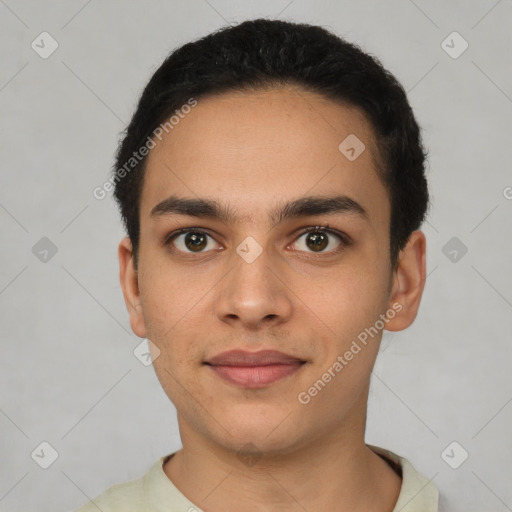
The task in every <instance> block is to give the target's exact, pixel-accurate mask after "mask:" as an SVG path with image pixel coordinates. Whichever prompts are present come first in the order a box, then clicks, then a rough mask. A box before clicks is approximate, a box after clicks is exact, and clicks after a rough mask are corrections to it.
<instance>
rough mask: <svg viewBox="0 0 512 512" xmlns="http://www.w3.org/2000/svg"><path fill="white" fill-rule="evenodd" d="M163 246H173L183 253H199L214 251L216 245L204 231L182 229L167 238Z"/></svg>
mask: <svg viewBox="0 0 512 512" xmlns="http://www.w3.org/2000/svg"><path fill="white" fill-rule="evenodd" d="M165 245H173V246H174V247H176V249H178V250H179V251H181V252H185V253H201V252H206V251H208V250H211V249H215V247H216V245H217V244H216V242H215V240H214V239H213V238H212V237H211V236H210V235H208V233H205V232H204V231H198V230H193V229H182V230H179V231H177V232H175V233H172V234H171V235H170V236H169V237H167V239H166V240H165Z"/></svg>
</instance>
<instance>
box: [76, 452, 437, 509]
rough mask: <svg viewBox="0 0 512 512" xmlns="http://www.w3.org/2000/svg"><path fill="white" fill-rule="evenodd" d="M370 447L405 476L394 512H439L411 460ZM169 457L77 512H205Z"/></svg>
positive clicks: (434, 492)
mask: <svg viewBox="0 0 512 512" xmlns="http://www.w3.org/2000/svg"><path fill="white" fill-rule="evenodd" d="M367 446H368V448H370V449H371V450H373V451H374V452H375V453H377V454H379V455H380V456H382V457H384V458H385V459H387V462H388V463H389V464H390V465H391V466H392V467H393V468H394V469H395V471H396V470H398V472H401V474H402V487H401V489H400V495H399V496H398V501H397V502H396V505H395V508H394V509H393V512H438V491H437V488H436V487H435V485H434V484H433V483H432V482H430V481H429V480H427V478H425V477H424V476H423V475H421V474H419V473H418V472H417V471H416V470H415V469H414V467H413V466H412V465H411V463H410V462H409V461H408V460H407V459H404V458H403V457H400V456H398V455H396V454H394V453H393V452H390V451H389V450H384V449H383V448H379V447H377V446H371V445H367ZM169 456H170V455H167V456H164V457H160V458H159V459H158V460H157V461H156V462H155V464H153V466H151V468H150V469H149V471H148V472H147V473H146V474H145V475H143V476H142V477H140V478H137V479H136V480H130V481H129V482H125V483H122V484H117V485H113V486H112V487H109V488H108V489H107V490H106V491H104V492H103V493H102V494H100V495H99V496H97V497H96V498H94V499H93V500H92V501H90V502H89V503H87V504H86V505H84V506H83V507H82V508H80V509H79V510H77V511H76V512H99V511H101V512H201V509H200V508H199V507H198V506H197V505H194V504H193V503H192V502H191V501H189V500H188V499H187V498H185V496H184V495H183V494H182V493H181V492H180V491H179V490H178V489H177V488H176V487H175V485H174V484H173V483H172V481H171V480H169V478H168V477H167V475H166V474H165V472H164V470H163V467H162V466H163V462H164V460H166V459H167V458H168V457H169Z"/></svg>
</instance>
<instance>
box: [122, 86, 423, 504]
mask: <svg viewBox="0 0 512 512" xmlns="http://www.w3.org/2000/svg"><path fill="white" fill-rule="evenodd" d="M349 134H356V136H357V137H358V138H359V139H360V140H361V141H363V143H364V144H365V146H366V149H365V151H363V153H361V155H360V156H359V157H358V158H357V159H356V160H354V161H352V162H351V161H349V160H348V159H347V158H346V157H345V156H344V155H343V154H342V153H341V152H340V151H339V149H338V145H339V144H340V142H341V141H343V140H344V139H345V138H346V137H347V136H348V135H349ZM373 141H374V137H373V133H372V128H371V125H370V124H369V122H368V121H367V119H366V118H365V116H364V115H363V114H362V112H361V111H359V110H358V109H357V108H355V107H349V106H346V105H340V104H338V103H335V102H333V101H331V100H327V99H325V98H323V97H321V96H320V95H317V94H315V93H311V92H307V91H305V90H302V89H299V88H294V87H291V86H286V87H282V88H279V89H270V90H262V91H258V92H244V93H242V92H236V93H226V94H222V95H217V96H212V97H208V98H203V99H200V100H199V102H198V105H197V106H196V107H195V108H194V109H193V110H192V111H191V112H190V113H189V114H188V115H187V116H186V117H185V118H184V119H182V120H181V121H180V123H179V124H178V125H176V126H175V127H174V129H173V130H172V131H171V132H170V133H169V134H167V135H165V136H164V138H163V139H162V141H161V142H158V144H157V146H156V147H155V148H154V149H153V150H152V151H151V153H150V155H149V156H148V160H147V169H146V175H145V180H144V186H143V191H142V197H141V207H140V223H141V236H140V247H139V261H138V268H137V269H136V268H135V266H134V261H133V253H132V245H131V242H130V240H129V239H128V238H125V239H123V240H122V241H121V243H120V245H119V261H120V280H121V286H122V289H123V294H124V298H125V301H126V305H127V308H128V311H129V314H130V323H131V327H132V329H133V331H134V333H135V334H136V335H137V336H140V337H141V338H148V339H149V340H151V341H152V342H153V343H154V346H155V347H158V349H159V350H160V354H159V355H158V357H156V358H155V360H154V363H153V364H154V368H155V371H156V374H157V376H158V379H159V381H160V383H161V385H162V387H163V389H164V390H165V392H166V393H167V395H168V396H169V398H170V399H171V401H172V402H173V403H174V405H175V407H176V409H177V414H178V423H179V428H180V433H181V438H182V444H183V448H182V449H181V450H180V451H179V452H177V454H176V455H174V457H172V458H171V459H170V460H169V461H167V462H166V463H165V464H164V471H165V473H166V475H167V476H168V477H169V479H170V480H171V481H172V482H173V483H174V484H175V485H176V487H177V488H178V489H179V490H180V491H181V492H182V493H183V494H184V495H185V496H186V497H187V498H188V499H190V500H191V501H192V502H193V503H195V504H197V506H198V507H200V508H201V509H202V510H204V511H206V512H214V511H226V512H230V511H235V510H237V511H238V510H244V511H247V512H256V511H258V512H259V511H273V510H276V511H277V510H279V511H299V510H301V511H303V510H325V511H337V512H339V511H351V512H357V511H363V510H372V511H377V512H391V511H392V510H393V508H394V505H395V503H396V501H397V498H398V495H399V492H400V486H401V479H400V477H399V476H398V475H397V474H396V473H395V472H394V471H393V470H392V469H391V467H390V466H389V465H388V464H387V463H386V462H385V461H384V460H383V459H382V458H381V457H379V456H378V455H376V454H375V453H374V452H372V451H371V450H370V449H369V448H368V447H367V446H366V445H365V443H364V430H365V423H366V409H367V400H368V390H369V382H370V376H371V371H372V368H373V366H374V363H375V359H376V356H377V353H378V349H379V343H380V338H381V335H382V332H379V335H378V336H375V337H374V338H373V339H370V340H369V342H368V344H367V346H365V347H364V348H363V349H362V350H361V351H360V352H359V353H358V354H357V355H356V356H354V358H353V359H352V360H351V361H350V362H349V363H348V364H347V365H346V366H345V367H344V368H343V370H342V371H341V372H339V373H337V374H336V377H335V378H333V379H332V380H331V381H330V382H329V383H328V384H327V385H326V386H325V388H323V389H322V390H321V392H319V393H318V394H317V395H316V396H314V397H312V398H311V401H310V402H309V403H308V404H301V403H300V402H299V401H298V399H297V397H298V394H299V393H300V392H303V391H307V390H308V389H309V388H310V387H311V385H312V384H313V383H314V382H316V381H317V380H318V379H320V378H321V377H322V374H324V372H326V371H327V369H328V368H329V367H332V365H333V363H334V362H335V361H336V360H337V357H338V356H339V355H342V354H344V353H345V352H346V351H347V350H348V349H349V348H350V345H351V343H352V341H353V340H354V339H356V338H357V335H358V334H359V333H360V332H362V331H364V329H365V328H369V327H370V326H373V325H374V324H375V322H376V320H378V319H379V315H381V314H385V312H386V311H387V310H388V309H389V308H392V306H393V304H395V305H396V304H397V303H398V304H400V305H401V311H400V312H399V313H397V314H396V315H395V316H394V318H393V319H392V320H389V321H388V322H387V323H386V329H387V330H390V331H397V330H401V329H405V328H406V327H408V326H409V325H410V324H411V323H412V322H413V321H414V318H415V317H416V314H417V310H418V307H419V304H420V300H421V295H422V292H423V285H424V281H425V237H424V235H423V233H422V232H421V231H415V232H414V233H412V235H411V237H410V239H409V242H408V244H407V246H406V247H405V249H404V250H403V251H402V252H401V253H400V258H399V262H398V265H397V266H396V268H395V269H393V268H392V267H391V265H390V259H389V222H390V200H389V195H388V192H387V190H386V188H385V186H384V184H383V182H382V180H381V179H380V177H379V175H378V172H377V170H376V166H375V162H376V161H377V160H378V159H377V152H376V148H375V144H374V142H373ZM172 194H174V195H176V196H179V197H186V198H208V199H214V200H216V201H219V202H221V203H223V204H226V205H229V207H230V210H231V211H232V212H233V213H234V214H236V216H237V219H238V220H237V221H236V222H229V223H225V222H223V221H221V220H218V219H210V218H195V217H188V216H183V215H176V214H169V215H160V216H151V215H150V212H151V210H152V209H153V207H155V205H157V204H158V203H160V202H161V201H163V200H165V199H166V198H167V197H169V196H170V195H172ZM332 195H346V196H348V197H349V198H351V199H352V200H354V201H356V202H357V203H359V204H360V205H361V206H362V207H363V208H364V210H365V211H366V215H364V216H363V215H360V214H357V213H355V212H345V213H337V214H331V215H327V214H322V215H314V216H307V217H301V218H295V219H287V220H285V221H283V222H281V223H279V224H276V225H273V224H271V223H270V222H269V218H268V212H269V211H270V210H272V209H273V208H274V207H276V205H281V204H283V203H285V202H287V201H292V200H295V199H298V198H300V197H304V196H332ZM325 224H329V226H330V228H332V229H335V230H338V231H340V232H342V233H345V234H346V235H348V236H349V237H350V238H351V239H352V243H351V244H350V245H344V244H342V250H341V251H339V252H336V247H337V246H338V241H339V239H338V238H337V237H336V235H334V234H333V235H328V240H329V244H330V245H328V246H327V247H326V248H325V249H323V252H315V251H314V250H312V249H311V244H310V243H309V244H308V243H306V241H307V235H303V234H302V232H301V230H302V229H303V228H308V227H314V226H317V225H325ZM188 227H197V228H201V229H202V230H203V232H204V233H206V234H208V235H210V236H211V238H209V237H206V238H205V240H207V241H208V245H207V246H206V247H205V248H204V249H203V250H202V251H203V252H194V246H191V245H190V244H189V245H188V246H186V245H185V244H184V239H185V235H182V236H181V237H179V238H178V239H176V240H174V246H173V245H172V243H169V245H167V246H166V245H165V244H164V239H165V237H166V236H167V235H169V234H170V233H172V232H174V231H175V230H177V229H179V228H188ZM311 231H314V229H311V230H309V231H308V232H311ZM248 236H251V237H253V238H254V239H255V240H256V241H257V242H258V243H259V245H260V246H261V248H262V253H261V254H260V255H259V256H258V257H257V258H256V259H255V260H254V261H253V262H252V263H247V262H246V261H245V260H244V259H242V258H241V256H240V255H239V254H238V253H237V252H236V248H237V246H239V244H240V243H241V242H242V241H243V240H244V239H245V238H246V237H248ZM338 247H339V246H338ZM235 348H237V349H244V350H248V351H258V350H262V349H275V350H280V351H282V352H285V353H287V354H291V355H293V356H296V357H299V358H301V359H304V360H307V363H306V364H305V365H303V367H302V368H301V369H300V370H299V371H298V372H296V373H295V374H293V375H291V376H289V377H286V378H284V379H282V380H280V381H277V382H275V383H273V384H271V385H268V386H267V387H265V388H261V389H256V390H253V389H244V388H241V387H238V386H234V385H232V384H229V383H226V382H225V381H223V380H221V379H220V378H219V377H218V376H216V375H215V374H214V372H212V371H211V368H209V367H208V366H206V365H204V364H203V362H204V361H205V359H207V358H209V357H212V356H214V355H216V354H219V353H221V352H224V351H226V350H231V349H235ZM153 355H154V356H156V355H157V352H156V350H153Z"/></svg>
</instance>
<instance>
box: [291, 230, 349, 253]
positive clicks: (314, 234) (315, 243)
mask: <svg viewBox="0 0 512 512" xmlns="http://www.w3.org/2000/svg"><path fill="white" fill-rule="evenodd" d="M295 244H296V245H298V250H300V251H306V252H316V253H322V252H324V253H325V252H337V250H341V249H343V247H344V246H345V245H349V240H348V239H347V237H346V236H344V235H343V234H342V233H338V232H336V231H334V230H332V229H327V227H326V226H315V227H310V228H307V231H303V232H302V234H301V235H300V236H299V238H297V240H296V241H295ZM325 249H328V250H325Z"/></svg>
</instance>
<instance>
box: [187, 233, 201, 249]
mask: <svg viewBox="0 0 512 512" xmlns="http://www.w3.org/2000/svg"><path fill="white" fill-rule="evenodd" d="M205 240H206V237H205V236H204V235H201V234H200V233H188V234H187V236H185V245H186V246H187V247H188V248H189V249H190V250H196V249H203V248H204V247H205V246H206V241H205ZM189 243H191V246H189Z"/></svg>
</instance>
